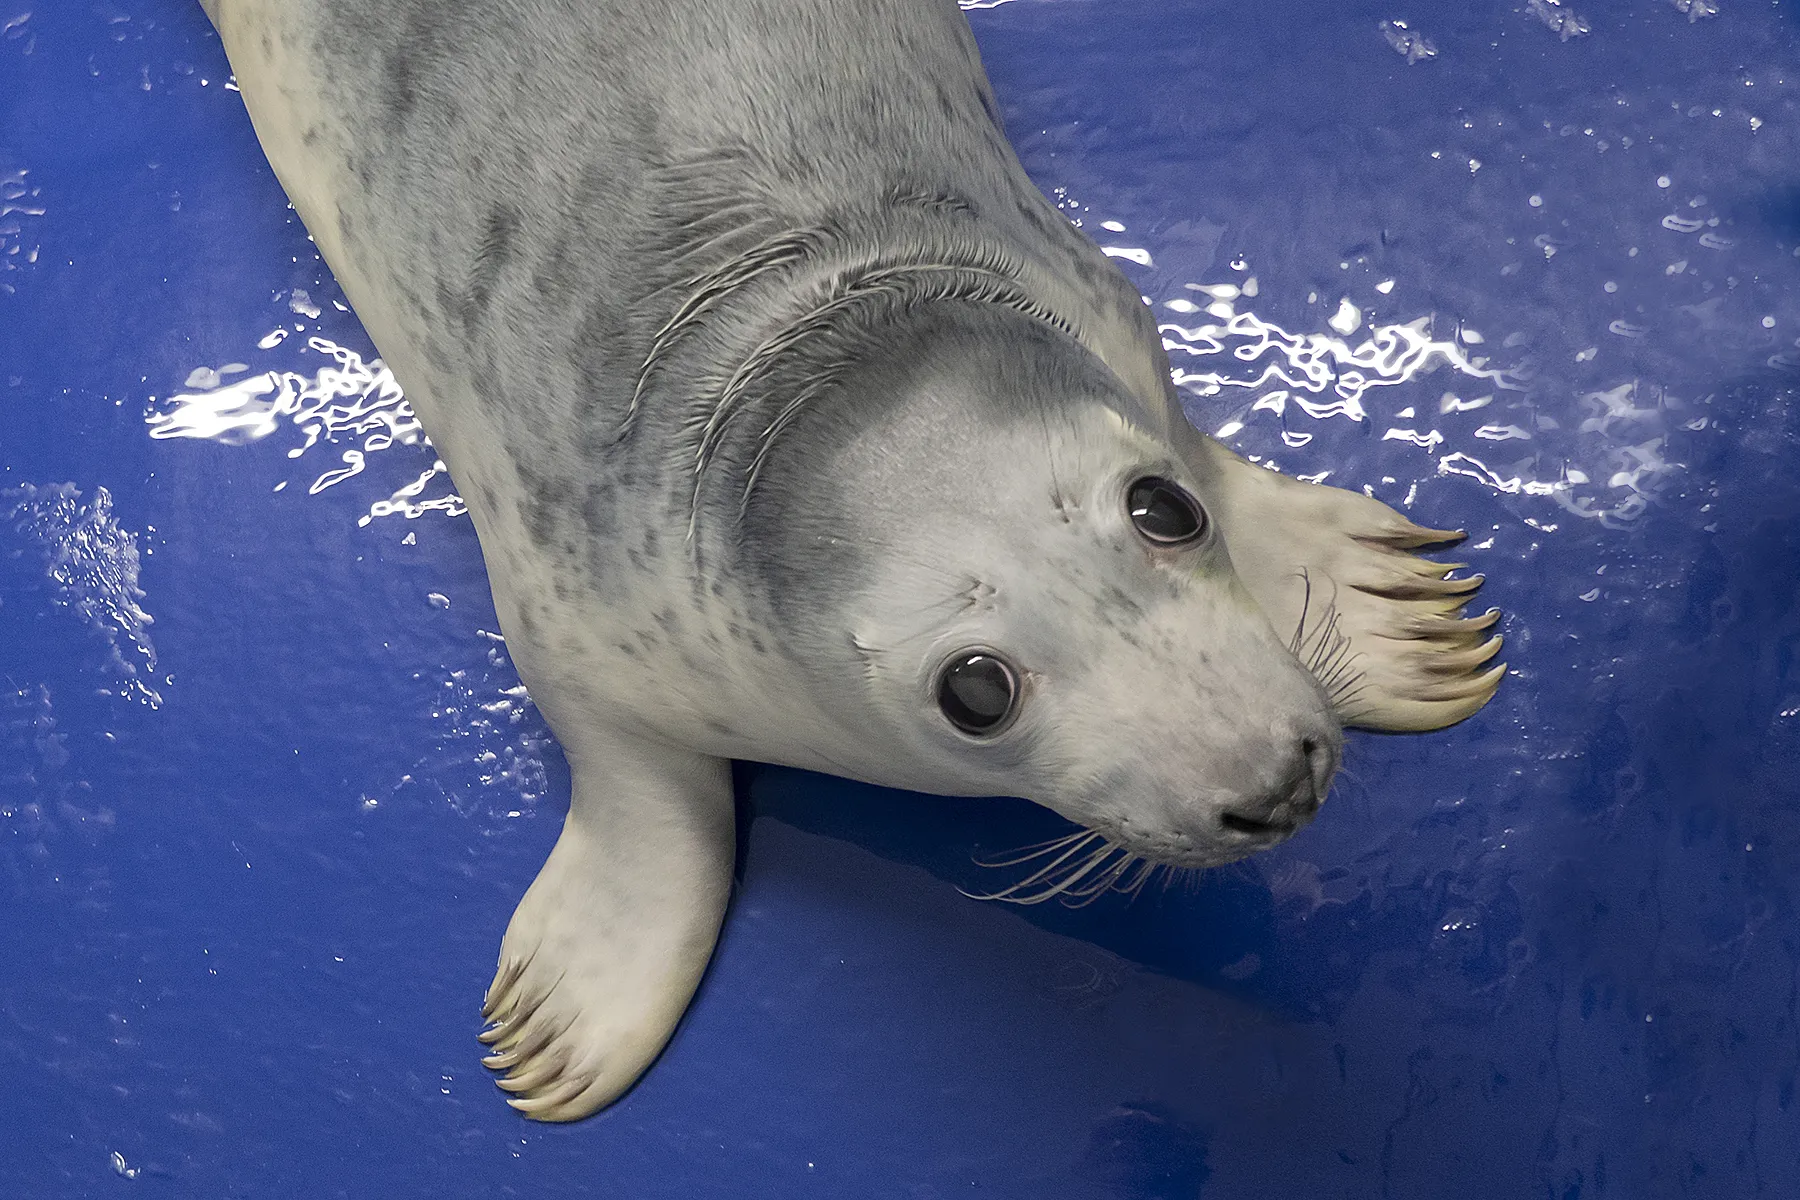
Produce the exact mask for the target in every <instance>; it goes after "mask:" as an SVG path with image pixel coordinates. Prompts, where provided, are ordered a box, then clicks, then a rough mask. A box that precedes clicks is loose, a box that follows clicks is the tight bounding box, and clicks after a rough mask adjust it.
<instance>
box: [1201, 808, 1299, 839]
mask: <svg viewBox="0 0 1800 1200" xmlns="http://www.w3.org/2000/svg"><path fill="white" fill-rule="evenodd" d="M1219 824H1221V825H1223V826H1224V827H1225V828H1227V829H1229V830H1231V832H1233V833H1241V834H1244V835H1246V836H1248V837H1256V838H1268V839H1269V840H1271V841H1278V840H1280V839H1281V838H1285V837H1288V836H1290V835H1291V834H1293V833H1294V832H1295V831H1296V830H1298V829H1299V828H1300V822H1298V821H1258V820H1256V819H1255V818H1254V817H1244V816H1239V815H1238V814H1237V813H1234V812H1228V813H1221V814H1220V815H1219Z"/></svg>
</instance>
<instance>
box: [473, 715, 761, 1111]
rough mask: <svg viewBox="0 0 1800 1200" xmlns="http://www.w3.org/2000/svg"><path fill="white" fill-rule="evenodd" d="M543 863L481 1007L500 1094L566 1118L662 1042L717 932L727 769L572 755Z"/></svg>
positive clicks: (657, 756)
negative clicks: (570, 778) (566, 791)
mask: <svg viewBox="0 0 1800 1200" xmlns="http://www.w3.org/2000/svg"><path fill="white" fill-rule="evenodd" d="M570 765H571V767H572V768H573V770H574V780H575V783H574V796H573V798H572V799H571V801H570V804H569V817H568V820H567V822H565V824H564V825H563V831H562V836H561V837H560V838H558V839H557V843H556V848H555V849H554V850H552V851H551V852H550V860H549V861H548V862H547V863H545V864H544V869H543V870H542V871H541V872H539V873H538V877H537V879H536V881H535V882H533V883H532V885H531V887H530V889H529V890H527V891H526V893H525V898H524V899H523V900H521V901H520V902H519V907H518V910H517V911H516V912H514V913H513V919H512V923H511V924H510V925H508V926H507V930H506V938H505V940H504V941H503V942H502V943H501V946H500V967H499V971H498V972H497V974H496V975H495V977H494V982H493V984H492V986H491V987H489V989H488V994H487V1002H486V1004H485V1006H484V1008H483V1010H482V1015H483V1016H485V1017H486V1018H487V1019H488V1020H489V1021H490V1022H492V1026H491V1028H489V1029H488V1030H487V1031H486V1032H485V1033H483V1034H482V1035H481V1040H482V1041H484V1042H487V1043H489V1044H490V1045H491V1046H492V1047H493V1050H494V1053H493V1055H492V1056H491V1057H489V1058H487V1059H485V1060H483V1061H484V1062H485V1063H486V1065H487V1066H489V1067H492V1068H493V1069H495V1070H497V1071H504V1072H505V1075H506V1077H505V1078H504V1079H501V1080H499V1081H498V1082H499V1084H500V1086H501V1087H502V1088H505V1089H506V1090H507V1091H509V1092H512V1093H513V1094H514V1095H513V1098H512V1099H511V1100H509V1101H508V1103H510V1104H511V1105H512V1106H513V1107H514V1108H516V1109H518V1110H519V1111H520V1112H523V1113H524V1114H525V1115H526V1116H528V1117H534V1118H536V1119H538V1120H540V1121H574V1120H578V1119H580V1118H581V1117H585V1116H587V1115H588V1114H590V1113H592V1112H595V1111H596V1110H598V1109H600V1108H603V1107H605V1106H606V1105H607V1104H610V1103H611V1102H612V1101H613V1100H615V1099H617V1098H618V1097H619V1095H620V1094H622V1093H623V1092H624V1091H625V1089H627V1088H628V1087H630V1086H631V1085H632V1083H634V1082H635V1081H636V1080H637V1077H638V1076H639V1075H640V1074H642V1073H643V1071H644V1069H645V1068H646V1067H648V1066H649V1065H650V1063H651V1062H652V1061H653V1060H654V1059H655V1058H656V1056H657V1054H658V1053H660V1052H661V1050H662V1048H663V1044H664V1043H665V1042H667V1041H668V1039H669V1035H670V1034H671V1033H673V1032H674V1029H675V1024H676V1022H677V1021H679V1020H680V1019H681V1014H682V1012H683V1011H684V1010H685V1009H686V1008H687V1006H688V1001H689V1000H690V999H691V998H692V997H693V994H694V989H695V988H696V987H697V986H698V985H699V983H700V976H701V975H702V974H703V973H704V972H705V970H706V963H707V960H708V959H709V958H711V956H712V949H713V943H714V942H715V941H716V940H717V938H718V933H719V922H720V920H721V918H722V917H723V916H724V913H725V902H726V899H727V898H728V896H729V894H730V890H731V867H732V856H733V851H734V835H733V814H732V801H731V770H730V764H728V763H727V762H725V761H724V760H723V759H717V758H709V757H706V756H702V755H697V754H694V753H693V752H691V751H686V750H677V749H673V748H666V747H661V746H652V745H648V744H644V743H631V744H629V745H626V746H622V747H621V748H620V750H619V751H618V752H617V753H611V754H608V755H606V756H605V757H604V758H603V759H601V758H595V759H594V760H593V761H591V762H586V761H584V762H581V763H577V762H575V761H574V758H573V756H571V762H570Z"/></svg>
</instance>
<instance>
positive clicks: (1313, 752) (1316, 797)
mask: <svg viewBox="0 0 1800 1200" xmlns="http://www.w3.org/2000/svg"><path fill="white" fill-rule="evenodd" d="M1300 752H1301V753H1302V754H1304V755H1305V756H1306V770H1307V774H1308V776H1309V777H1310V780H1311V783H1312V806H1313V808H1314V809H1315V810H1316V809H1317V808H1318V807H1319V806H1320V805H1321V804H1323V803H1325V793H1326V792H1328V791H1330V790H1331V777H1332V776H1333V775H1336V774H1337V766H1338V764H1337V751H1335V750H1334V749H1332V747H1331V746H1330V745H1328V744H1326V743H1324V742H1321V741H1319V740H1318V739H1317V738H1301V739H1300Z"/></svg>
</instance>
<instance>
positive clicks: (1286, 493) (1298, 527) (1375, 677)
mask: <svg viewBox="0 0 1800 1200" xmlns="http://www.w3.org/2000/svg"><path fill="white" fill-rule="evenodd" d="M1195 436H1196V437H1198V438H1199V439H1200V440H1201V441H1203V442H1204V443H1205V447H1204V450H1203V452H1204V453H1205V455H1206V457H1207V458H1208V459H1209V461H1210V462H1211V463H1212V465H1213V466H1214V467H1215V468H1216V470H1217V476H1216V477H1215V478H1216V482H1215V485H1214V487H1213V488H1212V489H1210V490H1209V499H1211V498H1212V497H1213V496H1215V495H1216V497H1217V499H1216V500H1215V501H1214V503H1215V505H1216V507H1217V508H1218V511H1217V513H1216V516H1217V517H1218V520H1219V523H1220V527H1221V528H1222V529H1223V530H1224V533H1225V544H1226V547H1227V548H1228V549H1229V550H1230V552H1231V563H1232V566H1233V567H1234V568H1235V569H1236V570H1237V573H1238V577H1239V578H1240V579H1242V580H1243V581H1244V585H1245V587H1247V588H1248V589H1249V590H1250V594H1251V595H1252V596H1254V597H1255V598H1256V602H1257V604H1258V605H1260V606H1261V608H1262V610H1263V613H1264V614H1265V615H1266V616H1267V617H1268V618H1269V621H1270V623H1271V624H1273V625H1274V626H1275V632H1276V633H1278V634H1279V635H1281V637H1283V638H1284V639H1287V640H1288V642H1289V644H1290V645H1291V646H1292V648H1293V650H1294V653H1295V655H1296V656H1297V657H1298V658H1299V659H1300V660H1301V661H1302V662H1303V663H1305V664H1306V665H1307V666H1308V667H1310V668H1311V669H1312V671H1313V673H1314V674H1315V675H1316V676H1317V677H1318V678H1319V681H1320V683H1322V684H1323V685H1324V687H1325V690H1326V692H1327V693H1329V694H1330V696H1331V700H1332V705H1333V707H1334V708H1335V709H1336V710H1337V715H1338V719H1339V720H1340V721H1342V722H1343V723H1344V724H1345V725H1351V726H1357V727H1360V728H1363V729H1381V730H1388V731H1393V732H1401V731H1407V732H1421V731H1424V730H1430V729H1442V728H1444V727H1445V726H1447V725H1454V724H1455V723H1456V722H1458V721H1461V720H1462V719H1464V718H1465V717H1468V716H1470V715H1471V714H1473V713H1475V712H1476V711H1477V710H1479V709H1480V708H1481V706H1482V705H1484V704H1486V703H1487V702H1488V701H1489V700H1490V699H1491V698H1492V697H1493V695H1494V691H1495V689H1496V688H1498V687H1499V686H1500V679H1501V677H1502V676H1503V675H1504V674H1505V673H1506V666H1505V664H1500V665H1498V666H1489V665H1488V663H1489V662H1490V661H1491V660H1492V659H1493V657H1494V656H1495V655H1496V654H1498V653H1499V651H1500V644H1501V639H1500V638H1498V637H1495V636H1490V634H1489V632H1488V631H1489V630H1491V629H1492V628H1493V626H1494V623H1495V622H1496V621H1498V620H1499V618H1500V614H1499V613H1498V612H1488V613H1486V614H1484V615H1482V616H1479V617H1472V618H1468V619H1464V618H1463V617H1462V615H1461V614H1462V609H1463V606H1464V605H1465V604H1467V603H1468V602H1469V600H1470V599H1471V598H1472V597H1473V595H1474V593H1475V589H1477V588H1478V587H1480V586H1481V577H1480V576H1475V577H1474V578H1471V579H1448V578H1446V576H1448V575H1449V574H1450V573H1451V572H1452V571H1454V570H1457V569H1459V568H1460V567H1461V566H1462V564H1460V563H1439V562H1433V561H1431V560H1429V559H1425V558H1421V557H1419V556H1418V555H1417V554H1414V553H1412V551H1414V550H1416V549H1418V548H1419V547H1421V546H1429V545H1442V544H1445V543H1449V542H1455V541H1460V540H1462V534H1460V533H1455V532H1450V531H1446V530H1437V529H1426V528H1425V527H1424V526H1421V525H1415V524H1413V523H1412V522H1411V521H1409V520H1407V519H1406V518H1405V517H1403V516H1401V515H1400V514H1399V513H1397V512H1395V511H1394V510H1393V509H1391V508H1389V507H1388V506H1387V505H1385V504H1383V503H1381V502H1380V501H1379V500H1372V499H1370V498H1369V497H1367V496H1363V495H1359V494H1358V493H1356V492H1349V491H1345V490H1344V489H1342V488H1333V487H1324V486H1321V485H1319V484H1312V483H1302V482H1300V481H1298V480H1294V479H1289V478H1287V477H1285V476H1282V475H1278V474H1276V473H1275V472H1273V471H1268V470H1264V469H1263V468H1261V467H1257V466H1255V465H1253V464H1251V463H1248V462H1245V461H1244V460H1243V459H1242V458H1239V457H1238V456H1237V455H1235V454H1233V453H1232V452H1231V451H1230V450H1227V449H1226V448H1225V447H1224V446H1222V445H1220V444H1219V443H1218V442H1216V441H1214V440H1213V439H1211V438H1208V437H1204V435H1198V434H1197V435H1195Z"/></svg>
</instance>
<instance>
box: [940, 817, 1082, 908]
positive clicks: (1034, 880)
mask: <svg viewBox="0 0 1800 1200" xmlns="http://www.w3.org/2000/svg"><path fill="white" fill-rule="evenodd" d="M1099 838H1100V835H1099V834H1098V833H1096V832H1094V831H1093V830H1091V829H1090V830H1087V831H1085V832H1084V833H1083V834H1082V836H1080V837H1078V838H1074V839H1073V840H1071V841H1070V842H1069V843H1068V844H1067V846H1066V847H1065V848H1064V849H1063V851H1062V853H1061V854H1058V855H1057V856H1056V857H1055V858H1054V859H1052V860H1051V861H1050V862H1049V863H1048V864H1047V865H1045V866H1043V867H1040V868H1039V869H1038V870H1036V871H1034V872H1033V873H1032V874H1030V875H1028V876H1026V877H1025V878H1024V879H1021V880H1019V881H1018V882H1017V883H1014V884H1011V885H1009V886H1007V887H1004V888H1001V889H1000V890H999V891H998V892H994V893H992V894H991V895H980V894H977V893H973V892H965V893H964V895H967V896H969V897H971V898H972V899H975V900H1010V899H1013V898H1014V897H1016V896H1018V895H1020V894H1021V893H1023V892H1025V891H1026V890H1027V889H1029V888H1031V887H1034V886H1036V885H1037V884H1039V883H1042V882H1044V881H1046V880H1048V879H1050V878H1051V877H1052V876H1054V875H1055V874H1056V872H1057V868H1059V867H1062V866H1063V864H1065V863H1067V862H1068V861H1069V860H1070V859H1071V858H1074V857H1076V856H1077V855H1079V854H1080V853H1081V852H1082V851H1083V850H1086V849H1087V848H1088V847H1089V846H1090V845H1092V844H1093V843H1094V842H1095V841H1097V840H1099ZM1021 903H1023V901H1022V902H1021ZM1031 903H1036V902H1035V901H1031Z"/></svg>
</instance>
